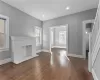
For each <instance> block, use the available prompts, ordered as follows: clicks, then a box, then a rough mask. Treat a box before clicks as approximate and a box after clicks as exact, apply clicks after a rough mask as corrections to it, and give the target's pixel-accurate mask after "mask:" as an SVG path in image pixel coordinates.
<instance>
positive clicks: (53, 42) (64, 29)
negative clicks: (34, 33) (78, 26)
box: [50, 25, 68, 53]
mask: <svg viewBox="0 0 100 80" xmlns="http://www.w3.org/2000/svg"><path fill="white" fill-rule="evenodd" d="M59 50H60V51H66V53H68V25H60V26H56V27H55V26H54V27H50V51H51V52H52V51H53V52H54V51H59Z"/></svg>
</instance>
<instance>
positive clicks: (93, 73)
mask: <svg viewBox="0 0 100 80" xmlns="http://www.w3.org/2000/svg"><path fill="white" fill-rule="evenodd" d="M92 75H93V78H94V80H99V79H98V78H97V75H96V73H95V71H94V69H92Z"/></svg>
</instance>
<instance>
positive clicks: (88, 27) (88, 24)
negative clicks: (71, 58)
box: [83, 20, 94, 59]
mask: <svg viewBox="0 0 100 80" xmlns="http://www.w3.org/2000/svg"><path fill="white" fill-rule="evenodd" d="M93 24H94V20H87V21H84V22H83V25H84V26H83V56H84V58H85V59H88V56H89V52H90V46H89V43H90V41H89V35H90V34H91V33H92V29H93Z"/></svg>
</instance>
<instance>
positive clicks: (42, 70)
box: [0, 49, 92, 80]
mask: <svg viewBox="0 0 100 80" xmlns="http://www.w3.org/2000/svg"><path fill="white" fill-rule="evenodd" d="M38 55H39V56H38V57H36V58H33V59H31V60H28V61H25V62H23V63H21V64H18V65H15V64H13V63H8V64H5V65H2V66H0V80H92V77H91V74H90V73H89V72H88V70H87V61H86V60H84V59H79V58H73V57H69V60H68V58H67V57H66V52H65V51H64V50H63V49H61V50H60V49H52V53H46V52H41V53H39V54H38Z"/></svg>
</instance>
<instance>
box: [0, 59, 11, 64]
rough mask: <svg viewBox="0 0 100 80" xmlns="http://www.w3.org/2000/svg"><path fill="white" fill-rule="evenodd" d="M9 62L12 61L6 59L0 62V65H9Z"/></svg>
mask: <svg viewBox="0 0 100 80" xmlns="http://www.w3.org/2000/svg"><path fill="white" fill-rule="evenodd" d="M11 61H12V60H11V58H7V59H4V60H0V65H2V64H6V63H9V62H11Z"/></svg>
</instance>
